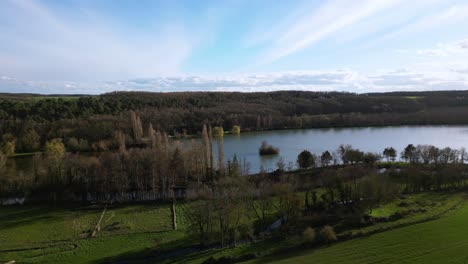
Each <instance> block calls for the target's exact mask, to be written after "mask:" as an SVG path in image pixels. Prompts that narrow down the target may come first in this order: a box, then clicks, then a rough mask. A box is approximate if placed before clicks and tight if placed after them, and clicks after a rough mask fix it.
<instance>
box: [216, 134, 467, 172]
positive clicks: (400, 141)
mask: <svg viewBox="0 0 468 264" xmlns="http://www.w3.org/2000/svg"><path fill="white" fill-rule="evenodd" d="M264 140H266V141H267V142H268V143H269V144H271V145H273V146H275V147H278V148H279V149H280V154H279V155H277V156H273V157H260V156H259V154H258V148H259V147H260V145H261V143H262V141H264ZM214 142H216V139H215V140H214ZM223 142H224V152H225V159H227V158H232V157H233V156H234V154H236V155H237V157H239V158H241V159H242V158H245V159H246V160H247V161H248V162H249V163H250V172H251V173H254V172H258V171H259V170H260V166H262V165H263V167H264V168H265V169H266V170H274V169H275V167H276V162H277V161H278V159H279V158H280V157H282V158H283V159H284V161H285V162H286V164H287V163H288V162H293V163H294V166H296V158H297V155H298V154H299V153H300V152H301V151H302V150H304V149H306V150H309V151H311V152H313V153H315V154H321V153H322V152H323V151H325V150H328V151H330V152H332V151H335V150H336V149H337V148H338V146H339V145H340V144H350V145H352V146H353V147H355V148H358V149H360V150H362V151H365V152H367V151H370V152H378V153H382V151H383V150H384V148H386V147H393V148H395V149H396V150H397V151H398V153H400V152H401V151H402V150H403V149H404V148H405V147H406V146H407V145H408V144H414V145H418V144H429V145H434V146H437V147H439V148H443V147H451V148H457V149H458V148H461V147H466V148H467V149H468V126H398V127H362V128H328V129H296V130H280V131H261V132H250V133H244V134H240V135H225V136H224V139H223ZM213 148H214V150H215V154H216V152H217V146H216V144H215V145H214V146H213Z"/></svg>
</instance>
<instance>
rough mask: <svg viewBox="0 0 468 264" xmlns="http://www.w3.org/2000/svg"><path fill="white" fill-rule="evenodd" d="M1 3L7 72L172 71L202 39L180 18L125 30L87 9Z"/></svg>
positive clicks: (110, 75) (0, 56)
mask: <svg viewBox="0 0 468 264" xmlns="http://www.w3.org/2000/svg"><path fill="white" fill-rule="evenodd" d="M3 8H4V11H3V12H2V11H0V15H1V16H3V19H2V21H3V22H2V24H0V29H1V32H2V34H1V36H0V40H1V42H2V43H1V44H0V47H1V49H0V72H3V73H6V74H7V75H15V76H20V77H28V78H35V79H40V80H44V81H48V80H60V79H61V80H67V79H74V80H85V81H95V80H105V79H114V78H131V77H135V76H154V75H165V74H176V73H178V72H179V71H180V67H181V64H182V63H183V62H184V61H185V60H186V59H187V58H188V57H189V56H190V55H191V53H192V51H193V49H194V47H195V46H196V45H197V44H198V42H199V40H200V39H199V37H198V36H196V29H191V30H190V31H189V29H188V28H187V25H186V24H184V23H183V22H182V21H179V22H178V21H175V22H171V23H161V24H159V25H157V26H154V27H153V28H151V30H148V31H146V32H134V31H131V32H127V31H125V30H124V29H122V28H121V27H119V26H118V24H116V23H115V22H114V21H112V19H108V18H105V15H102V14H96V13H95V12H87V11H86V10H80V9H78V10H76V11H74V12H73V13H64V12H60V11H57V10H54V9H52V8H49V7H46V6H44V5H41V3H40V2H38V1H26V0H18V1H4V2H2V3H0V9H3ZM13 14H14V15H13ZM2 25H4V26H3V27H2ZM6 25H10V27H6ZM192 33H193V34H192Z"/></svg>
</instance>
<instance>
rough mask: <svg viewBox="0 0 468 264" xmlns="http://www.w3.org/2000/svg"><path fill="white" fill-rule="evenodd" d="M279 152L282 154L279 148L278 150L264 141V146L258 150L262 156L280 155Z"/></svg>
mask: <svg viewBox="0 0 468 264" xmlns="http://www.w3.org/2000/svg"><path fill="white" fill-rule="evenodd" d="M279 152H280V150H279V148H276V147H274V146H272V145H270V144H268V142H266V141H263V142H262V145H261V146H260V148H259V149H258V153H259V154H260V156H267V155H278V154H279Z"/></svg>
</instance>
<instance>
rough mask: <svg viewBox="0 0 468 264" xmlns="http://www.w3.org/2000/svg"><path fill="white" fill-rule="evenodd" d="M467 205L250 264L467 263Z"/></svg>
mask: <svg viewBox="0 0 468 264" xmlns="http://www.w3.org/2000/svg"><path fill="white" fill-rule="evenodd" d="M467 221H468V204H466V203H463V205H461V207H460V208H459V209H457V210H455V211H452V212H449V213H448V214H447V215H445V216H443V217H442V218H440V219H438V220H434V221H430V222H426V223H421V224H416V225H412V226H407V227H403V228H399V229H395V230H392V231H387V232H383V233H378V234H375V235H372V236H370V237H364V238H359V239H353V240H349V241H346V242H343V243H338V244H335V245H332V246H330V247H323V248H320V249H316V250H310V251H304V252H302V253H299V254H297V253H296V254H294V256H290V255H283V256H276V257H275V258H264V259H259V260H255V261H252V262H251V263H278V264H286V263H403V262H404V263H467V262H468V253H467V252H468V225H467Z"/></svg>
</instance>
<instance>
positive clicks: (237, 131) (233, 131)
mask: <svg viewBox="0 0 468 264" xmlns="http://www.w3.org/2000/svg"><path fill="white" fill-rule="evenodd" d="M240 133H241V129H240V126H233V127H232V129H231V134H234V135H239V134H240Z"/></svg>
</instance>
